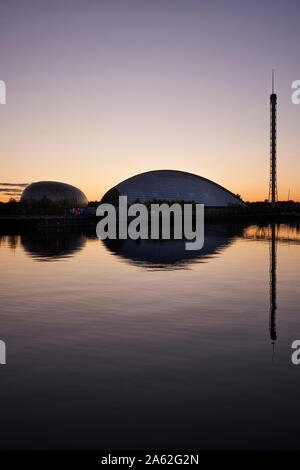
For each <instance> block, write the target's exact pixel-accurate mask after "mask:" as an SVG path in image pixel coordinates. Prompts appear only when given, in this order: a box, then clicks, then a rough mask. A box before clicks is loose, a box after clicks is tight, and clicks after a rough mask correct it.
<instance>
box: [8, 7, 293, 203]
mask: <svg viewBox="0 0 300 470" xmlns="http://www.w3.org/2000/svg"><path fill="white" fill-rule="evenodd" d="M299 18H300V2H299V0H286V1H283V0H280V1H276V0H275V1H274V0H260V1H255V0H251V1H250V0H247V1H246V0H205V1H204V0H64V1H61V0H51V1H50V0H48V1H47V0H36V1H33V0H27V1H26V2H24V1H11V0H9V1H8V0H1V7H0V79H1V80H4V81H5V82H6V86H7V104H6V105H0V133H1V140H0V149H1V176H0V181H1V183H0V189H1V192H0V200H8V198H9V197H10V195H11V194H12V193H13V191H14V189H13V188H14V187H13V186H8V185H11V184H20V185H24V184H26V183H31V182H34V181H39V180H54V181H62V182H66V183H69V184H73V185H75V186H78V187H79V188H80V189H82V190H83V191H84V192H85V194H86V195H87V197H88V199H90V200H94V199H98V200H99V199H100V198H101V196H102V195H103V194H104V192H105V191H106V190H108V189H109V188H110V187H112V186H114V185H115V184H117V183H118V182H120V181H122V180H124V179H125V178H128V177H130V176H133V175H134V174H137V173H141V172H144V171H148V170H153V169H167V168H168V169H177V170H184V171H190V172H192V173H196V174H199V175H201V176H203V177H205V178H209V179H211V180H213V181H215V182H217V183H219V184H221V185H223V186H225V187H226V188H227V189H229V190H231V191H233V192H234V193H239V194H241V196H242V197H243V199H244V200H246V201H247V200H257V199H265V198H266V197H267V195H268V180H269V94H270V91H271V70H272V68H274V69H275V70H276V91H277V93H278V103H279V106H278V111H279V119H278V189H279V199H281V200H286V199H287V197H288V192H289V190H290V198H291V199H294V200H300V182H299V172H300V163H299V135H300V104H299V105H295V104H292V101H291V94H292V89H291V84H292V82H293V81H294V80H297V79H298V80H300V63H299V44H300V27H299ZM21 189H22V187H19V190H21ZM7 193H10V195H9V194H7Z"/></svg>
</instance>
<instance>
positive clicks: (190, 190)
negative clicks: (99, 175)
mask: <svg viewBox="0 0 300 470" xmlns="http://www.w3.org/2000/svg"><path fill="white" fill-rule="evenodd" d="M119 196H127V203H128V204H132V203H134V202H137V201H139V202H141V203H147V202H148V203H150V202H153V201H154V200H159V201H165V202H175V201H185V202H196V203H199V204H205V206H210V207H228V206H245V203H244V202H243V201H242V200H241V199H240V198H239V197H237V196H236V195H235V194H233V193H232V192H230V191H228V189H225V188H223V187H222V186H220V185H219V184H217V183H214V182H213V181H210V180H208V179H206V178H203V177H201V176H198V175H194V174H192V173H187V172H185V171H178V170H154V171H147V172H146V173H141V174H139V175H136V176H132V177H131V178H128V179H127V180H125V181H122V182H121V183H119V184H117V185H116V186H114V187H113V188H112V189H110V190H109V191H107V193H106V194H104V196H103V198H102V200H101V203H110V204H114V205H117V204H118V202H119Z"/></svg>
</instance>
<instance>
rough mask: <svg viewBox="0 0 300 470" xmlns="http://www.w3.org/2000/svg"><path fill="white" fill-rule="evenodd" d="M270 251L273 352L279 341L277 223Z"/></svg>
mask: <svg viewBox="0 0 300 470" xmlns="http://www.w3.org/2000/svg"><path fill="white" fill-rule="evenodd" d="M269 251H270V265H269V266H270V337H271V342H272V345H273V352H274V347H275V342H276V340H277V333H276V310H277V303H276V268H277V236H276V226H275V223H272V225H271V238H270V239H269Z"/></svg>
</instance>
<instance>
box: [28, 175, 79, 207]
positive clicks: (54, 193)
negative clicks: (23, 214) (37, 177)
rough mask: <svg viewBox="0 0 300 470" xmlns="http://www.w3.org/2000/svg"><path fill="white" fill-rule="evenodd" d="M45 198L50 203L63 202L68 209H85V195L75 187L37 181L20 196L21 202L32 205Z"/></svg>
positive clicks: (54, 182)
mask: <svg viewBox="0 0 300 470" xmlns="http://www.w3.org/2000/svg"><path fill="white" fill-rule="evenodd" d="M44 198H47V199H48V200H50V201H51V202H64V203H66V204H68V206H70V207H87V205H88V200H87V198H86V196H85V194H84V193H83V192H82V191H80V189H78V188H76V187H75V186H71V185H70V184H66V183H58V182H57V181H39V182H37V183H31V184H30V185H29V186H27V187H26V188H25V189H24V191H23V193H22V196H21V201H22V202H26V203H32V202H37V201H41V200H42V199H44Z"/></svg>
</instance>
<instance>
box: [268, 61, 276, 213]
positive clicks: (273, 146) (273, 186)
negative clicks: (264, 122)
mask: <svg viewBox="0 0 300 470" xmlns="http://www.w3.org/2000/svg"><path fill="white" fill-rule="evenodd" d="M270 120H271V122H270V134H271V135H270V144H271V145H270V147H271V148H270V183H269V202H270V203H271V206H272V207H275V204H276V202H277V201H278V192H277V161H276V159H277V95H276V93H274V70H272V93H271V95H270Z"/></svg>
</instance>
